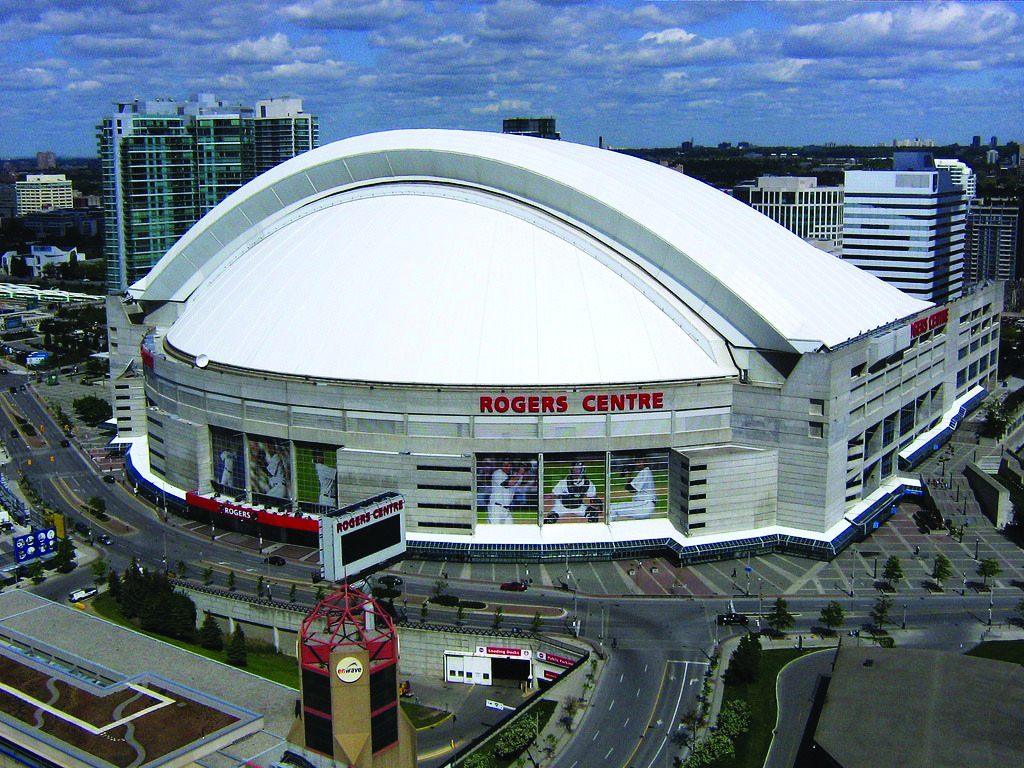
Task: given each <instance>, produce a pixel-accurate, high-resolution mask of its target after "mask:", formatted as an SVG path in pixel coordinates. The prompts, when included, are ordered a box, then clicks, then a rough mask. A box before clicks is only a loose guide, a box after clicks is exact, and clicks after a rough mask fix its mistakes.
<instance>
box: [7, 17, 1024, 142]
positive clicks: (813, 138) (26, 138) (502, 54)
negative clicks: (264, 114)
mask: <svg viewBox="0 0 1024 768" xmlns="http://www.w3.org/2000/svg"><path fill="white" fill-rule="evenodd" d="M0 43H2V46H0V50H2V51H3V52H2V53H0V57H2V59H0V61H2V62H3V66H2V67H0V93H2V94H3V96H2V97H0V121H2V124H3V126H4V128H3V130H2V131H0V157H31V156H34V155H35V153H36V152H37V151H41V150H52V151H54V152H56V153H57V155H58V156H64V157H68V156H94V155H95V153H96V144H95V126H96V125H97V123H98V122H99V120H100V119H101V117H102V116H103V115H105V114H107V113H109V111H110V105H111V103H112V102H114V101H116V100H124V99H131V98H135V97H138V98H142V99H147V98H155V97H160V96H168V97H180V95H181V94H183V93H200V92H213V93H216V94H217V96H218V97H220V98H222V99H225V100H229V101H241V102H251V101H252V100H253V99H254V98H257V97H265V96H268V95H274V96H298V97H301V98H302V99H303V100H304V103H305V106H306V109H307V110H309V111H310V112H313V113H315V114H318V115H320V120H321V143H324V144H325V143H328V142H330V141H335V140H338V139H342V138H345V137H347V136H352V135H357V134H361V133H367V132H370V131H378V130H387V129H392V128H413V127H438V128H468V129H475V130H487V131H500V130H501V121H502V118H506V117H514V116H546V115H552V116H555V117H556V118H557V119H558V130H559V131H560V132H561V134H562V137H563V138H564V139H566V140H569V141H576V142H580V143H584V144H594V145H596V144H597V141H598V137H599V136H603V137H604V141H605V144H606V145H610V146H634V147H639V146H672V145H675V144H679V143H680V142H682V141H684V140H687V139H690V138H692V139H693V140H694V141H695V142H696V143H698V144H711V145H714V144H717V143H719V142H721V141H731V142H733V143H736V142H738V141H749V142H752V143H754V144H759V145H800V144H809V143H826V142H836V143H839V144H845V143H853V144H861V145H873V144H879V143H886V144H888V143H891V142H892V141H893V140H894V139H907V138H914V137H919V138H921V139H934V140H935V141H936V143H938V144H949V143H953V142H957V143H960V144H963V145H966V144H969V143H970V140H971V137H972V136H973V135H976V134H977V135H981V136H982V141H983V142H987V141H988V139H989V137H990V136H992V135H996V136H998V137H999V141H1000V143H1004V142H1005V141H1007V140H1020V139H1021V138H1022V137H1021V136H1020V126H1021V124H1022V122H1024V103H1022V102H1021V100H1020V98H1019V94H1020V93H1021V92H1022V91H1024V68H1022V67H1021V66H1020V64H1021V61H1022V60H1024V3H1022V2H978V3H965V2H948V3H945V2H943V3H923V2H922V3H906V2H896V3H893V2H878V3H872V2H869V3H864V2H857V3H847V2H801V1H800V0H793V1H792V2H772V3H754V2H751V3H742V2H724V3H723V2H646V3H642V2H625V1H624V0H605V2H572V0H543V1H541V2H538V1H537V0H496V1H495V2H475V3H462V2H459V3H454V2H441V1H440V0H438V1H434V2H430V1H426V0H425V1H423V2H419V1H417V0H292V2H288V3H285V4H277V3H272V2H270V1H269V0H236V1H233V2H227V3H222V4H216V5H214V6H211V7H209V8H208V9H206V10H204V12H203V13H196V12H195V8H194V6H191V5H190V4H188V3H185V2H182V1H181V0H164V1H162V2H153V1H152V0H118V2H112V1H111V0H95V2H88V0H86V2H84V3H83V2H78V1H76V0H57V1H56V2H52V1H51V2H42V0H21V1H20V2H18V3H14V2H13V1H12V0H0Z"/></svg>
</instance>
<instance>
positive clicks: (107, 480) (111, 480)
mask: <svg viewBox="0 0 1024 768" xmlns="http://www.w3.org/2000/svg"><path fill="white" fill-rule="evenodd" d="M103 482H104V483H116V482H117V478H116V477H114V476H113V475H104V476H103Z"/></svg>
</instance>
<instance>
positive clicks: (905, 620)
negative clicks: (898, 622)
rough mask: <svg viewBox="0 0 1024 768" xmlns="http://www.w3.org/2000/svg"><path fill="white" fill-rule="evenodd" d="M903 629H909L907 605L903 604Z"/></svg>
mask: <svg viewBox="0 0 1024 768" xmlns="http://www.w3.org/2000/svg"><path fill="white" fill-rule="evenodd" d="M903 628H904V629H906V628H907V604H906V603H904V604H903Z"/></svg>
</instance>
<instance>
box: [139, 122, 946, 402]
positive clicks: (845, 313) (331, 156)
mask: <svg viewBox="0 0 1024 768" xmlns="http://www.w3.org/2000/svg"><path fill="white" fill-rule="evenodd" d="M371 198H372V199H373V200H371ZM388 198H391V199H388ZM421 198H422V199H421ZM357 201H358V202H359V205H358V206H355V207H351V208H350V207H349V206H350V204H354V203H356V202H357ZM328 208H330V209H331V212H328V211H327V209H328ZM321 210H323V211H324V212H323V213H322V214H321V213H320V211H321ZM385 211H387V212H386V213H385ZM584 256H586V258H584ZM574 259H575V260H574ZM602 270H604V271H602ZM270 275H273V277H272V278H271V277H269V276H270ZM613 275H616V276H618V277H619V278H620V281H619V282H615V281H614V280H612V279H611V278H612V276H613ZM555 286H557V287H555ZM584 286H586V287H585V288H584ZM601 291H604V293H601ZM132 293H133V295H134V296H135V297H136V298H138V299H140V300H141V301H143V302H146V303H147V304H149V305H150V306H156V305H158V304H161V303H177V304H181V305H184V309H183V311H182V316H181V318H180V319H179V320H178V322H177V323H176V324H175V325H174V326H173V327H172V329H171V330H170V332H169V334H168V337H167V338H168V340H169V341H170V342H171V343H172V344H173V345H175V346H177V347H178V348H179V349H181V350H183V351H185V352H186V353H188V354H192V355H200V354H205V355H208V357H209V358H210V360H211V361H214V362H220V363H223V364H231V365H241V366H245V367H252V368H259V369H261V370H268V371H282V372H292V373H301V374H303V375H317V376H321V375H323V376H329V377H331V378H351V379H365V380H371V381H389V380H394V381H415V382H429V383H461V384H480V383H490V384H498V383H501V384H514V383H522V384H528V383H536V384H548V383H602V382H608V383H612V382H615V383H618V382H629V381H644V380H659V379H661V380H663V379H688V378H699V377H704V376H715V375H720V374H722V373H727V374H733V373H735V368H734V366H733V364H732V361H731V359H730V354H729V352H728V350H727V345H732V346H733V347H736V348H756V349H764V350H773V351H780V352H784V353H803V352H807V351H813V350H817V349H820V348H822V347H833V346H836V345H838V344H841V343H843V342H845V341H847V340H849V339H852V338H856V337H857V336H860V335H861V334H864V333H866V332H869V331H871V330H872V329H876V328H880V327H884V326H887V325H888V324H890V323H895V322H901V321H903V320H905V319H906V318H908V317H910V316H912V315H915V314H917V313H919V312H921V311H923V310H925V309H926V308H927V307H929V306H930V305H929V304H928V303H927V302H923V301H919V300H917V299H914V298H912V297H910V296H908V295H906V294H904V293H902V292H901V291H899V290H897V289H896V288H893V287H892V286H889V285H887V284H886V283H884V282H882V281H881V280H879V279H877V278H875V277H874V276H872V275H870V274H868V273H867V272H864V271H862V270H859V269H857V268H856V267H854V266H852V265H850V264H848V263H846V262H843V261H842V260H840V259H836V258H834V257H832V256H830V255H828V254H825V253H823V252H821V251H819V250H817V249H815V248H814V247H812V246H810V245H809V244H807V243H805V242H803V241H802V240H800V238H798V237H797V236H796V235H794V234H792V233H791V232H789V231H787V230H786V229H784V228H783V227H781V226H779V225H778V224H776V223H775V222H773V221H771V220H770V219H768V218H766V217H765V216H762V215H761V214H760V213H757V212H756V211H754V210H753V209H752V208H750V207H748V206H746V205H744V204H743V203H740V202H739V201H737V200H733V199H732V198H730V197H729V196H727V195H725V194H723V193H721V192H719V191H717V190H715V189H712V188H711V187H709V186H707V185H705V184H703V183H701V182H699V181H697V180H695V179H691V178H688V177H686V176H684V175H683V174H680V173H676V172H675V171H671V170H668V169H666V168H662V167H660V166H657V165H655V164H653V163H648V162H645V161H643V160H638V159H636V158H633V157H629V156H626V155H622V154H618V153H615V152H609V151H607V150H599V149H595V148H593V147H585V146H581V145H574V144H569V143H567V142H559V141H548V140H541V139H533V138H526V137H520V136H507V135H502V134H487V133H474V132H469V131H438V130H414V131H390V132H387V133H379V134H370V135H367V136H358V137H355V138H352V139H346V140H344V141H340V142H336V143H334V144H329V145H326V146H324V147H321V148H320V149H316V150H313V151H310V152H306V153H304V154H302V155H299V156H298V157H295V158H293V159H292V160H289V161H287V162H285V163H282V164H281V165H279V166H277V167H276V168H273V169H272V170H270V171H268V172H267V173H265V174H263V175H262V176H260V177H258V178H257V179H255V180H253V181H252V182H250V183H249V184H246V185H245V186H244V187H242V188H241V189H239V190H238V191H236V192H235V193H233V194H232V195H230V196H229V197H228V198H227V199H226V200H224V201H223V202H222V203H221V204H220V205H218V206H217V207H216V208H214V209H213V211H211V212H210V213H209V214H207V215H206V216H205V217H203V219H202V220H200V221H199V222H198V223H197V224H196V225H195V226H194V227H193V228H192V229H191V230H190V231H189V232H188V233H187V234H186V235H185V236H184V237H182V239H181V240H180V241H179V242H178V243H177V244H176V245H175V246H174V247H173V248H172V249H171V250H170V251H168V252H167V254H166V255H165V256H164V258H163V259H161V260H160V262H159V263H158V264H157V265H156V266H155V267H154V268H153V270H152V271H151V272H150V273H149V274H148V275H147V276H146V277H145V278H143V279H142V280H140V281H139V282H138V283H136V284H135V285H134V286H132ZM659 313H660V314H659ZM165 316H166V314H165ZM663 316H664V317H663ZM666 322H667V323H668V324H667V325H666V324H665V323H666ZM474 324H475V325H474ZM672 325H675V328H672ZM563 337H565V338H563ZM568 337H571V338H572V340H573V341H572V343H569V342H568V341H566V338H568ZM445 355H447V357H448V361H447V362H445V361H444V359H443V358H444V356H445ZM317 357H320V358H321V359H322V361H318V360H317V359H316V358H317ZM398 358H401V361H399V360H398ZM336 365H337V366H340V367H335V366H336ZM510 372H511V374H510Z"/></svg>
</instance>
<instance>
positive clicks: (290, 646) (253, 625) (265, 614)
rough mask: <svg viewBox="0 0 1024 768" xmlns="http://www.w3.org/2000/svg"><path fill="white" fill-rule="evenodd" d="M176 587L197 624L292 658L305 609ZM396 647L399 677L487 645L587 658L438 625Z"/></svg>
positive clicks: (414, 627) (566, 648)
mask: <svg viewBox="0 0 1024 768" xmlns="http://www.w3.org/2000/svg"><path fill="white" fill-rule="evenodd" d="M175 586H176V587H177V588H179V589H181V590H182V591H184V592H185V593H186V594H188V596H189V597H191V598H192V601H193V602H194V603H195V605H196V612H197V615H198V617H199V622H200V623H202V620H203V616H204V614H206V613H210V614H212V615H213V617H214V618H215V619H217V620H218V621H220V622H221V625H222V626H223V627H224V629H225V631H227V632H228V633H231V632H234V630H235V625H236V624H238V625H240V626H241V627H242V631H243V632H245V635H246V637H247V638H250V639H255V640H261V641H263V642H266V643H270V644H272V645H273V646H274V648H275V649H276V650H277V651H279V652H280V653H283V654H285V655H287V656H296V642H297V639H298V633H299V629H300V628H301V625H302V620H303V619H304V618H305V616H306V613H307V610H308V609H307V608H306V607H302V606H293V605H290V604H288V603H279V602H269V601H266V600H256V599H255V598H252V597H249V596H246V595H239V594H234V593H231V592H225V591H224V590H220V589H214V588H210V587H199V586H198V585H193V584H190V583H189V582H184V581H176V582H175ZM398 637H399V643H400V647H401V659H400V662H399V665H400V666H399V670H400V674H406V675H425V676H432V677H437V678H439V679H441V678H443V677H444V652H445V651H455V652H464V653H474V652H475V651H476V648H477V646H480V645H492V646H502V647H508V648H524V649H529V650H531V651H533V654H532V655H533V656H534V657H536V653H537V651H547V652H549V653H554V654H556V655H559V656H563V657H568V658H578V657H579V656H582V655H583V653H585V652H586V650H587V649H586V648H585V647H583V646H577V645H575V644H567V643H564V642H560V641H557V640H554V639H547V638H544V637H543V636H540V635H533V634H529V633H524V632H511V631H503V632H499V631H494V632H487V631H474V630H469V629H465V628H460V627H454V626H446V625H442V624H403V625H400V626H399V627H398Z"/></svg>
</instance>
